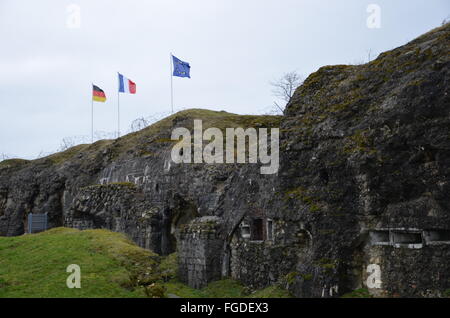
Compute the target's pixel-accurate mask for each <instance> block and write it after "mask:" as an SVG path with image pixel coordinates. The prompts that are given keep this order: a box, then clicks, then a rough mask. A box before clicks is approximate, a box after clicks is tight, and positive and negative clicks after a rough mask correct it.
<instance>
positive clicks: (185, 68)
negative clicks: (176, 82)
mask: <svg viewBox="0 0 450 318" xmlns="http://www.w3.org/2000/svg"><path fill="white" fill-rule="evenodd" d="M172 60H173V76H178V77H189V78H191V75H190V71H191V66H190V65H189V63H187V62H183V61H182V60H180V59H179V58H176V57H175V56H173V55H172Z"/></svg>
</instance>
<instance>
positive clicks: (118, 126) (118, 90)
mask: <svg viewBox="0 0 450 318" xmlns="http://www.w3.org/2000/svg"><path fill="white" fill-rule="evenodd" d="M117 78H119V72H117ZM117 83H118V87H117V138H119V137H120V83H119V81H117Z"/></svg>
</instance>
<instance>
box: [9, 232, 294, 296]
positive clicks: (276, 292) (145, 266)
mask: <svg viewBox="0 0 450 318" xmlns="http://www.w3.org/2000/svg"><path fill="white" fill-rule="evenodd" d="M70 264H77V265H79V266H80V268H81V288H73V289H70V288H68V287H67V285H66V280H67V278H68V277H69V275H70V274H71V273H67V272H66V268H67V266H68V265H70ZM176 264H177V260H176V254H172V255H169V256H167V257H160V256H158V255H156V254H154V253H152V252H150V251H148V250H145V249H142V248H140V247H138V246H136V245H135V244H134V243H133V242H131V241H130V240H128V239H127V238H126V237H125V236H124V235H123V234H120V233H115V232H111V231H107V230H86V231H79V230H76V229H68V228H55V229H51V230H49V231H46V232H42V233H39V234H31V235H23V236H18V237H0V297H174V296H175V297H176V296H178V297H226V298H232V297H289V294H288V292H287V291H285V290H283V289H281V288H280V287H278V286H271V287H268V288H266V289H264V290H259V291H250V290H248V289H247V288H245V287H244V286H242V285H241V284H240V283H238V282H236V281H233V280H230V279H225V280H221V281H217V282H213V283H211V284H210V285H209V286H207V287H205V288H203V289H200V290H196V289H192V288H190V287H188V286H186V285H184V284H183V283H181V282H180V281H178V279H177V277H176V268H177V265H176Z"/></svg>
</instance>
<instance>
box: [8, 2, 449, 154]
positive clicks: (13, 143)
mask: <svg viewBox="0 0 450 318" xmlns="http://www.w3.org/2000/svg"><path fill="white" fill-rule="evenodd" d="M372 3H375V4H377V5H379V7H380V8H381V16H380V28H369V27H368V26H367V19H368V17H369V16H370V15H371V14H372V13H368V12H367V7H368V5H369V4H372ZM71 4H75V5H77V6H78V7H79V9H80V25H79V27H77V24H76V21H77V19H76V11H77V10H76V8H77V7H76V6H75V7H74V6H72V7H70V5H71ZM74 8H75V9H74ZM449 14H450V1H448V0H428V1H424V0H385V1H381V0H372V1H365V0H345V1H331V0H329V1H325V0H322V1H318V0H216V1H214V0H176V1H175V0H148V1H143V0H140V1H138V0H134V1H133V0H127V1H124V0H122V1H113V0H104V1H101V0H89V1H87V0H86V1H84V0H78V1H77V0H73V1H64V0H39V1H35V0H0V40H1V47H0V155H1V154H7V155H9V156H18V157H23V158H28V159H31V158H35V157H36V156H37V155H38V154H39V153H40V152H41V151H44V152H51V151H55V150H57V149H58V147H59V146H60V143H61V140H62V139H63V138H64V137H68V136H81V135H85V136H90V131H91V94H92V91H91V83H94V84H96V85H97V86H99V87H100V88H102V89H103V90H104V91H105V92H106V95H107V98H108V100H107V102H106V103H95V104H94V112H95V115H94V120H95V126H94V127H95V128H94V129H95V130H96V131H106V132H113V131H115V130H116V127H117V72H118V71H119V72H121V73H122V74H123V75H124V76H126V77H128V78H130V79H131V80H133V81H134V82H135V83H136V84H137V94H136V95H123V94H121V96H120V104H121V123H122V125H121V130H122V131H123V132H125V131H127V130H128V129H129V126H130V123H131V121H132V120H133V119H135V118H138V117H147V116H150V115H153V114H161V113H164V112H169V111H170V64H169V62H170V60H169V54H170V52H172V53H173V54H174V55H175V56H177V57H178V58H180V59H182V60H184V61H187V62H189V63H190V64H191V77H192V78H191V79H186V78H177V77H175V78H174V98H175V108H176V109H181V108H208V109H213V110H226V111H229V112H234V113H239V114H260V113H262V112H264V111H265V110H267V108H268V107H269V106H270V105H271V104H272V103H273V100H274V98H273V96H272V93H271V86H270V84H269V82H270V81H272V80H274V79H276V78H279V77H280V76H281V75H283V73H285V72H288V71H292V70H296V71H298V72H299V73H301V74H303V75H304V76H305V77H306V76H308V75H309V74H310V73H311V72H314V71H316V70H317V69H318V68H319V67H321V66H324V65H332V64H349V63H360V62H363V61H364V62H365V61H367V59H368V52H369V50H371V52H372V53H371V54H372V58H374V57H375V56H377V55H378V54H379V53H381V52H383V51H386V50H390V49H393V48H395V47H397V46H399V45H402V44H405V43H406V42H408V41H410V40H412V39H414V38H415V37H417V36H418V35H420V34H422V33H424V32H426V31H429V30H430V29H432V28H434V27H437V26H439V25H440V24H441V22H442V21H443V20H444V19H446V18H448V17H449ZM0 159H1V157H0Z"/></svg>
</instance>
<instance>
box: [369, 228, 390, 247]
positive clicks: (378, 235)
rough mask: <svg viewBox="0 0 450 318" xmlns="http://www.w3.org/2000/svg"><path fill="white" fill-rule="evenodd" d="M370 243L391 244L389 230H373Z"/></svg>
mask: <svg viewBox="0 0 450 318" xmlns="http://www.w3.org/2000/svg"><path fill="white" fill-rule="evenodd" d="M370 243H371V244H372V245H389V244H390V239H389V231H371V232H370Z"/></svg>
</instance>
